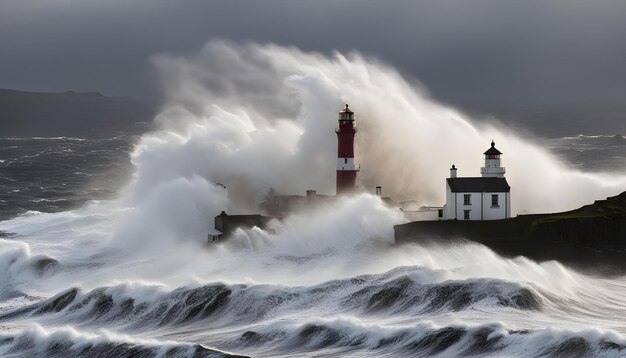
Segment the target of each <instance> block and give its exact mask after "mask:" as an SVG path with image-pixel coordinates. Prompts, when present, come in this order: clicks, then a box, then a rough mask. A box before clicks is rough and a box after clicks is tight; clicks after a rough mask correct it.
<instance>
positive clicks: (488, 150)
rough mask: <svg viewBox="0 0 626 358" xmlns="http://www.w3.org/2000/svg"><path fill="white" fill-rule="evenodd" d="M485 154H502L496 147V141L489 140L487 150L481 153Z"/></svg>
mask: <svg viewBox="0 0 626 358" xmlns="http://www.w3.org/2000/svg"><path fill="white" fill-rule="evenodd" d="M483 154H485V155H489V154H496V155H499V154H502V152H500V151H499V150H497V149H496V143H495V142H494V141H491V148H489V149H487V151H486V152H485V153H483Z"/></svg>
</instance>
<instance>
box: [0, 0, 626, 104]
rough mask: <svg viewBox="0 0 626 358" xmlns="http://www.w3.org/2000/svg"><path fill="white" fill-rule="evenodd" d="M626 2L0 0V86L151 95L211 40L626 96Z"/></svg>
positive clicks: (413, 75) (450, 77)
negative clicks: (157, 63) (163, 63)
mask: <svg viewBox="0 0 626 358" xmlns="http://www.w3.org/2000/svg"><path fill="white" fill-rule="evenodd" d="M625 18H626V2H624V1H619V0H615V1H611V0H601V1H593V2H590V1H582V0H580V1H579V0H562V1H561V0H557V1H487V0H475V1H452V0H440V1H402V0H396V1H367V0H343V1H326V0H317V1H276V0H268V1H240V0H230V1H195V0H183V1H176V2H173V1H165V0H157V1H147V0H135V1H121V0H112V1H93V0H86V1H75V0H60V1H50V2H42V1H35V0H20V1H13V0H9V1H3V2H2V3H1V4H0V46H1V52H0V88H2V87H3V88H15V89H25V90H40V91H57V90H67V89H72V90H100V91H103V92H104V93H106V94H116V95H128V96H133V97H139V98H144V99H154V98H155V97H157V94H158V86H157V84H156V80H155V77H156V76H155V71H154V69H153V67H152V66H151V61H150V58H151V57H152V56H153V55H155V54H162V53H174V54H182V55H184V54H190V53H194V52H196V51H197V50H198V49H199V48H201V47H202V45H203V44H204V43H206V42H207V41H209V40H212V39H216V38H218V39H227V40H231V41H237V42H242V43H245V42H258V43H268V42H271V43H276V44H279V45H284V46H296V47H298V48H300V49H302V50H305V51H319V52H322V53H325V54H330V53H332V51H333V50H339V51H342V52H349V51H351V50H357V51H359V52H361V53H363V54H365V55H371V56H375V57H376V58H379V59H381V60H383V61H385V62H388V63H390V64H391V65H393V66H395V67H396V68H398V69H399V70H400V71H401V73H403V74H404V75H405V76H407V77H408V78H410V79H412V80H413V82H418V81H419V82H421V83H423V84H424V85H425V87H426V88H427V89H428V90H429V91H430V92H431V93H432V95H433V96H434V97H435V98H437V99H440V100H443V101H445V102H450V103H460V104H462V103H466V102H471V103H485V102H486V103H491V104H493V103H497V104H507V103H515V104H518V105H519V104H522V105H523V104H560V103H581V102H583V103H618V102H620V101H624V100H626V67H625V66H624V63H626V21H625V20H624V19H625Z"/></svg>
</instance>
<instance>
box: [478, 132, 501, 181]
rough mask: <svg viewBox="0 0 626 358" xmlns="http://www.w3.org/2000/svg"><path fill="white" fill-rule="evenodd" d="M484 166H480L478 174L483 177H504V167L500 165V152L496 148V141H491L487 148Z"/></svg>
mask: <svg viewBox="0 0 626 358" xmlns="http://www.w3.org/2000/svg"><path fill="white" fill-rule="evenodd" d="M483 154H484V155H485V166H484V167H482V168H480V174H481V175H482V176H483V178H504V173H505V171H506V170H505V169H504V167H502V166H501V164H502V163H501V160H500V156H501V155H502V152H500V151H499V150H498V149H497V148H496V142H494V141H493V140H492V141H491V148H489V149H487V151H486V152H485V153H483Z"/></svg>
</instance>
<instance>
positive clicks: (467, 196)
mask: <svg viewBox="0 0 626 358" xmlns="http://www.w3.org/2000/svg"><path fill="white" fill-rule="evenodd" d="M471 197H472V195H471V194H463V205H472V202H471V200H470V199H471Z"/></svg>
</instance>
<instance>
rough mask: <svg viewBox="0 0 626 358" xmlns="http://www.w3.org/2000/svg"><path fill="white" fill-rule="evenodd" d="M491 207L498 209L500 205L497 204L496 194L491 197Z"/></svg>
mask: <svg viewBox="0 0 626 358" xmlns="http://www.w3.org/2000/svg"><path fill="white" fill-rule="evenodd" d="M491 206H492V207H499V206H500V204H498V194H492V195H491Z"/></svg>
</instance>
